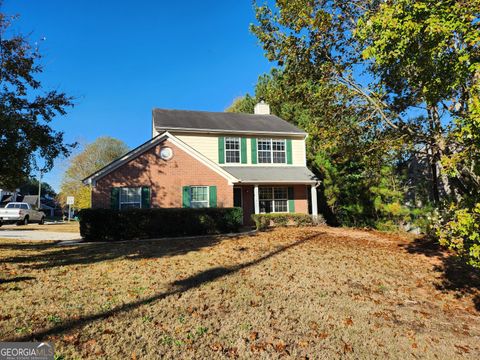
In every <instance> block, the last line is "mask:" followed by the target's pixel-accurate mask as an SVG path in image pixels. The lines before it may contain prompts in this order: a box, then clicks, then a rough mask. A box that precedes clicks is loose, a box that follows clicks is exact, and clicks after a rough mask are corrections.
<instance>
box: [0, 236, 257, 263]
mask: <svg viewBox="0 0 480 360" xmlns="http://www.w3.org/2000/svg"><path fill="white" fill-rule="evenodd" d="M239 236H242V235H239ZM249 236H255V234H254V235H249ZM224 239H225V237H222V236H205V237H203V236H202V237H198V238H192V239H184V238H183V239H181V238H180V239H174V238H169V239H159V240H141V241H137V240H132V241H126V242H111V243H102V244H96V243H89V244H81V245H72V246H64V247H60V246H58V245H55V243H49V244H32V243H28V244H27V243H26V244H18V243H17V244H8V243H7V244H0V262H3V263H15V264H18V265H20V266H22V267H24V268H28V269H33V270H35V269H50V268H54V267H57V266H69V265H87V264H93V263H97V262H101V261H107V260H114V259H119V258H126V259H149V258H160V257H165V256H175V255H181V254H185V253H188V252H190V251H197V250H200V249H202V248H205V247H210V246H213V245H215V244H217V243H219V242H220V241H223V240H224ZM232 239H234V238H232ZM1 250H7V251H8V250H20V251H24V250H29V251H39V253H38V254H32V253H26V254H25V255H19V256H10V257H2V256H1Z"/></svg>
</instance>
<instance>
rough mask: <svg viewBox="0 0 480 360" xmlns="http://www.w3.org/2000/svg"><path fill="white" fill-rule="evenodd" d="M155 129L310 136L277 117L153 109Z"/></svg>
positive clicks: (159, 130) (160, 130)
mask: <svg viewBox="0 0 480 360" xmlns="http://www.w3.org/2000/svg"><path fill="white" fill-rule="evenodd" d="M152 116H153V126H154V128H155V129H156V130H157V132H159V133H160V132H162V131H165V130H183V131H202V132H217V133H218V132H224V133H225V132H226V133H250V134H279V135H281V134H283V135H285V134H289V135H303V136H305V135H306V132H305V131H303V130H301V129H299V128H298V127H296V126H294V125H292V124H290V123H288V122H286V121H285V120H283V119H281V118H279V117H278V116H275V115H253V114H242V113H227V112H207V111H187V110H165V109H153V111H152Z"/></svg>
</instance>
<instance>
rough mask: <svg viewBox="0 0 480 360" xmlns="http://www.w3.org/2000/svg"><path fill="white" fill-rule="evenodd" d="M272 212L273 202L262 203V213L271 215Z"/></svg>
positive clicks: (264, 201)
mask: <svg viewBox="0 0 480 360" xmlns="http://www.w3.org/2000/svg"><path fill="white" fill-rule="evenodd" d="M271 212H272V200H262V201H260V213H262V214H269V213H271Z"/></svg>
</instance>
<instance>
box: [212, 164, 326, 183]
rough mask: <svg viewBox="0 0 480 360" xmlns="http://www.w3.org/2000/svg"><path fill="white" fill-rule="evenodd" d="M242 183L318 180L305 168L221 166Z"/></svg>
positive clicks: (310, 181)
mask: <svg viewBox="0 0 480 360" xmlns="http://www.w3.org/2000/svg"><path fill="white" fill-rule="evenodd" d="M222 169H224V170H225V171H227V172H228V173H230V174H232V175H233V176H234V177H236V178H237V179H239V180H240V181H242V182H249V183H254V182H262V183H263V182H272V183H275V182H304V183H314V182H316V181H317V180H318V179H317V178H316V177H315V175H314V174H313V173H312V172H311V171H310V170H309V169H308V168H307V167H305V166H282V167H280V166H278V167H277V166H222Z"/></svg>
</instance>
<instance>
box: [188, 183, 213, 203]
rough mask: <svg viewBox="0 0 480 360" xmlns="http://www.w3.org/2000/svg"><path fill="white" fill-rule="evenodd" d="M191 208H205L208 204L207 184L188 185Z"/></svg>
mask: <svg viewBox="0 0 480 360" xmlns="http://www.w3.org/2000/svg"><path fill="white" fill-rule="evenodd" d="M190 195H191V197H190V198H191V200H190V204H191V207H192V208H207V207H208V204H209V198H208V186H191V187H190Z"/></svg>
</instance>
